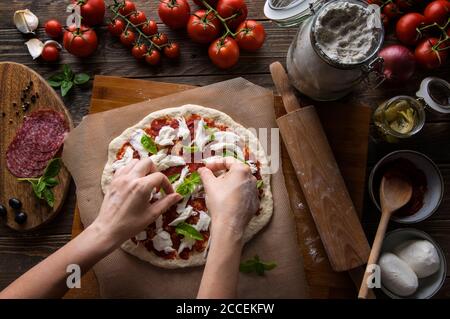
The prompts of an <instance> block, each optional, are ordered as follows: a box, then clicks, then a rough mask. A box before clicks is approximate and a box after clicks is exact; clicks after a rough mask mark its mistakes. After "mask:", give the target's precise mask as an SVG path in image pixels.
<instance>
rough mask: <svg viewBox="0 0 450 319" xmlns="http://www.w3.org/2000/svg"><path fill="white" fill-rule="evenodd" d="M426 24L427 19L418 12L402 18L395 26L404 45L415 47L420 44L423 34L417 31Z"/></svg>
mask: <svg viewBox="0 0 450 319" xmlns="http://www.w3.org/2000/svg"><path fill="white" fill-rule="evenodd" d="M424 23H425V17H424V16H423V15H421V14H419V13H416V12H410V13H407V14H405V15H404V16H402V17H401V18H400V19H399V20H398V21H397V25H396V26H395V33H396V34H397V38H398V39H399V40H400V41H401V42H402V43H404V44H407V45H414V44H416V43H417V42H419V40H420V37H421V34H420V32H418V31H417V29H418V28H419V27H420V26H421V25H423V24H424Z"/></svg>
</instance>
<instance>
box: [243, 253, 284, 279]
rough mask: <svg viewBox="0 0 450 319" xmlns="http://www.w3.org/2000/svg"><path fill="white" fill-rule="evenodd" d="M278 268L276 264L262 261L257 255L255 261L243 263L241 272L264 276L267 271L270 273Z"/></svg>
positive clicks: (250, 260)
mask: <svg viewBox="0 0 450 319" xmlns="http://www.w3.org/2000/svg"><path fill="white" fill-rule="evenodd" d="M276 266H277V264H276V263H274V262H264V261H261V260H260V259H259V257H258V255H256V256H255V257H254V258H253V259H249V260H246V261H244V262H241V264H240V265H239V271H240V272H243V273H252V272H254V273H256V274H257V275H258V276H263V275H264V273H265V272H266V271H270V270H272V269H274V268H275V267H276Z"/></svg>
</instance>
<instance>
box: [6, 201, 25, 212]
mask: <svg viewBox="0 0 450 319" xmlns="http://www.w3.org/2000/svg"><path fill="white" fill-rule="evenodd" d="M8 203H9V206H10V207H11V208H12V209H16V210H19V209H21V208H22V202H21V201H20V200H18V199H17V198H10V199H9V202H8Z"/></svg>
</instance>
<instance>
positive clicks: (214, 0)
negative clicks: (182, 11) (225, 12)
mask: <svg viewBox="0 0 450 319" xmlns="http://www.w3.org/2000/svg"><path fill="white" fill-rule="evenodd" d="M194 2H195V4H196V5H198V6H201V7H204V5H203V2H202V1H201V0H194ZM205 2H206V3H208V4H209V5H210V6H211V7H215V6H216V4H217V0H205Z"/></svg>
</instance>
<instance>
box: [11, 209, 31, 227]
mask: <svg viewBox="0 0 450 319" xmlns="http://www.w3.org/2000/svg"><path fill="white" fill-rule="evenodd" d="M27 217H28V216H27V214H26V213H24V212H18V213H16V217H14V220H15V221H16V223H17V224H19V225H22V224H23V223H25V222H26V221H27Z"/></svg>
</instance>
